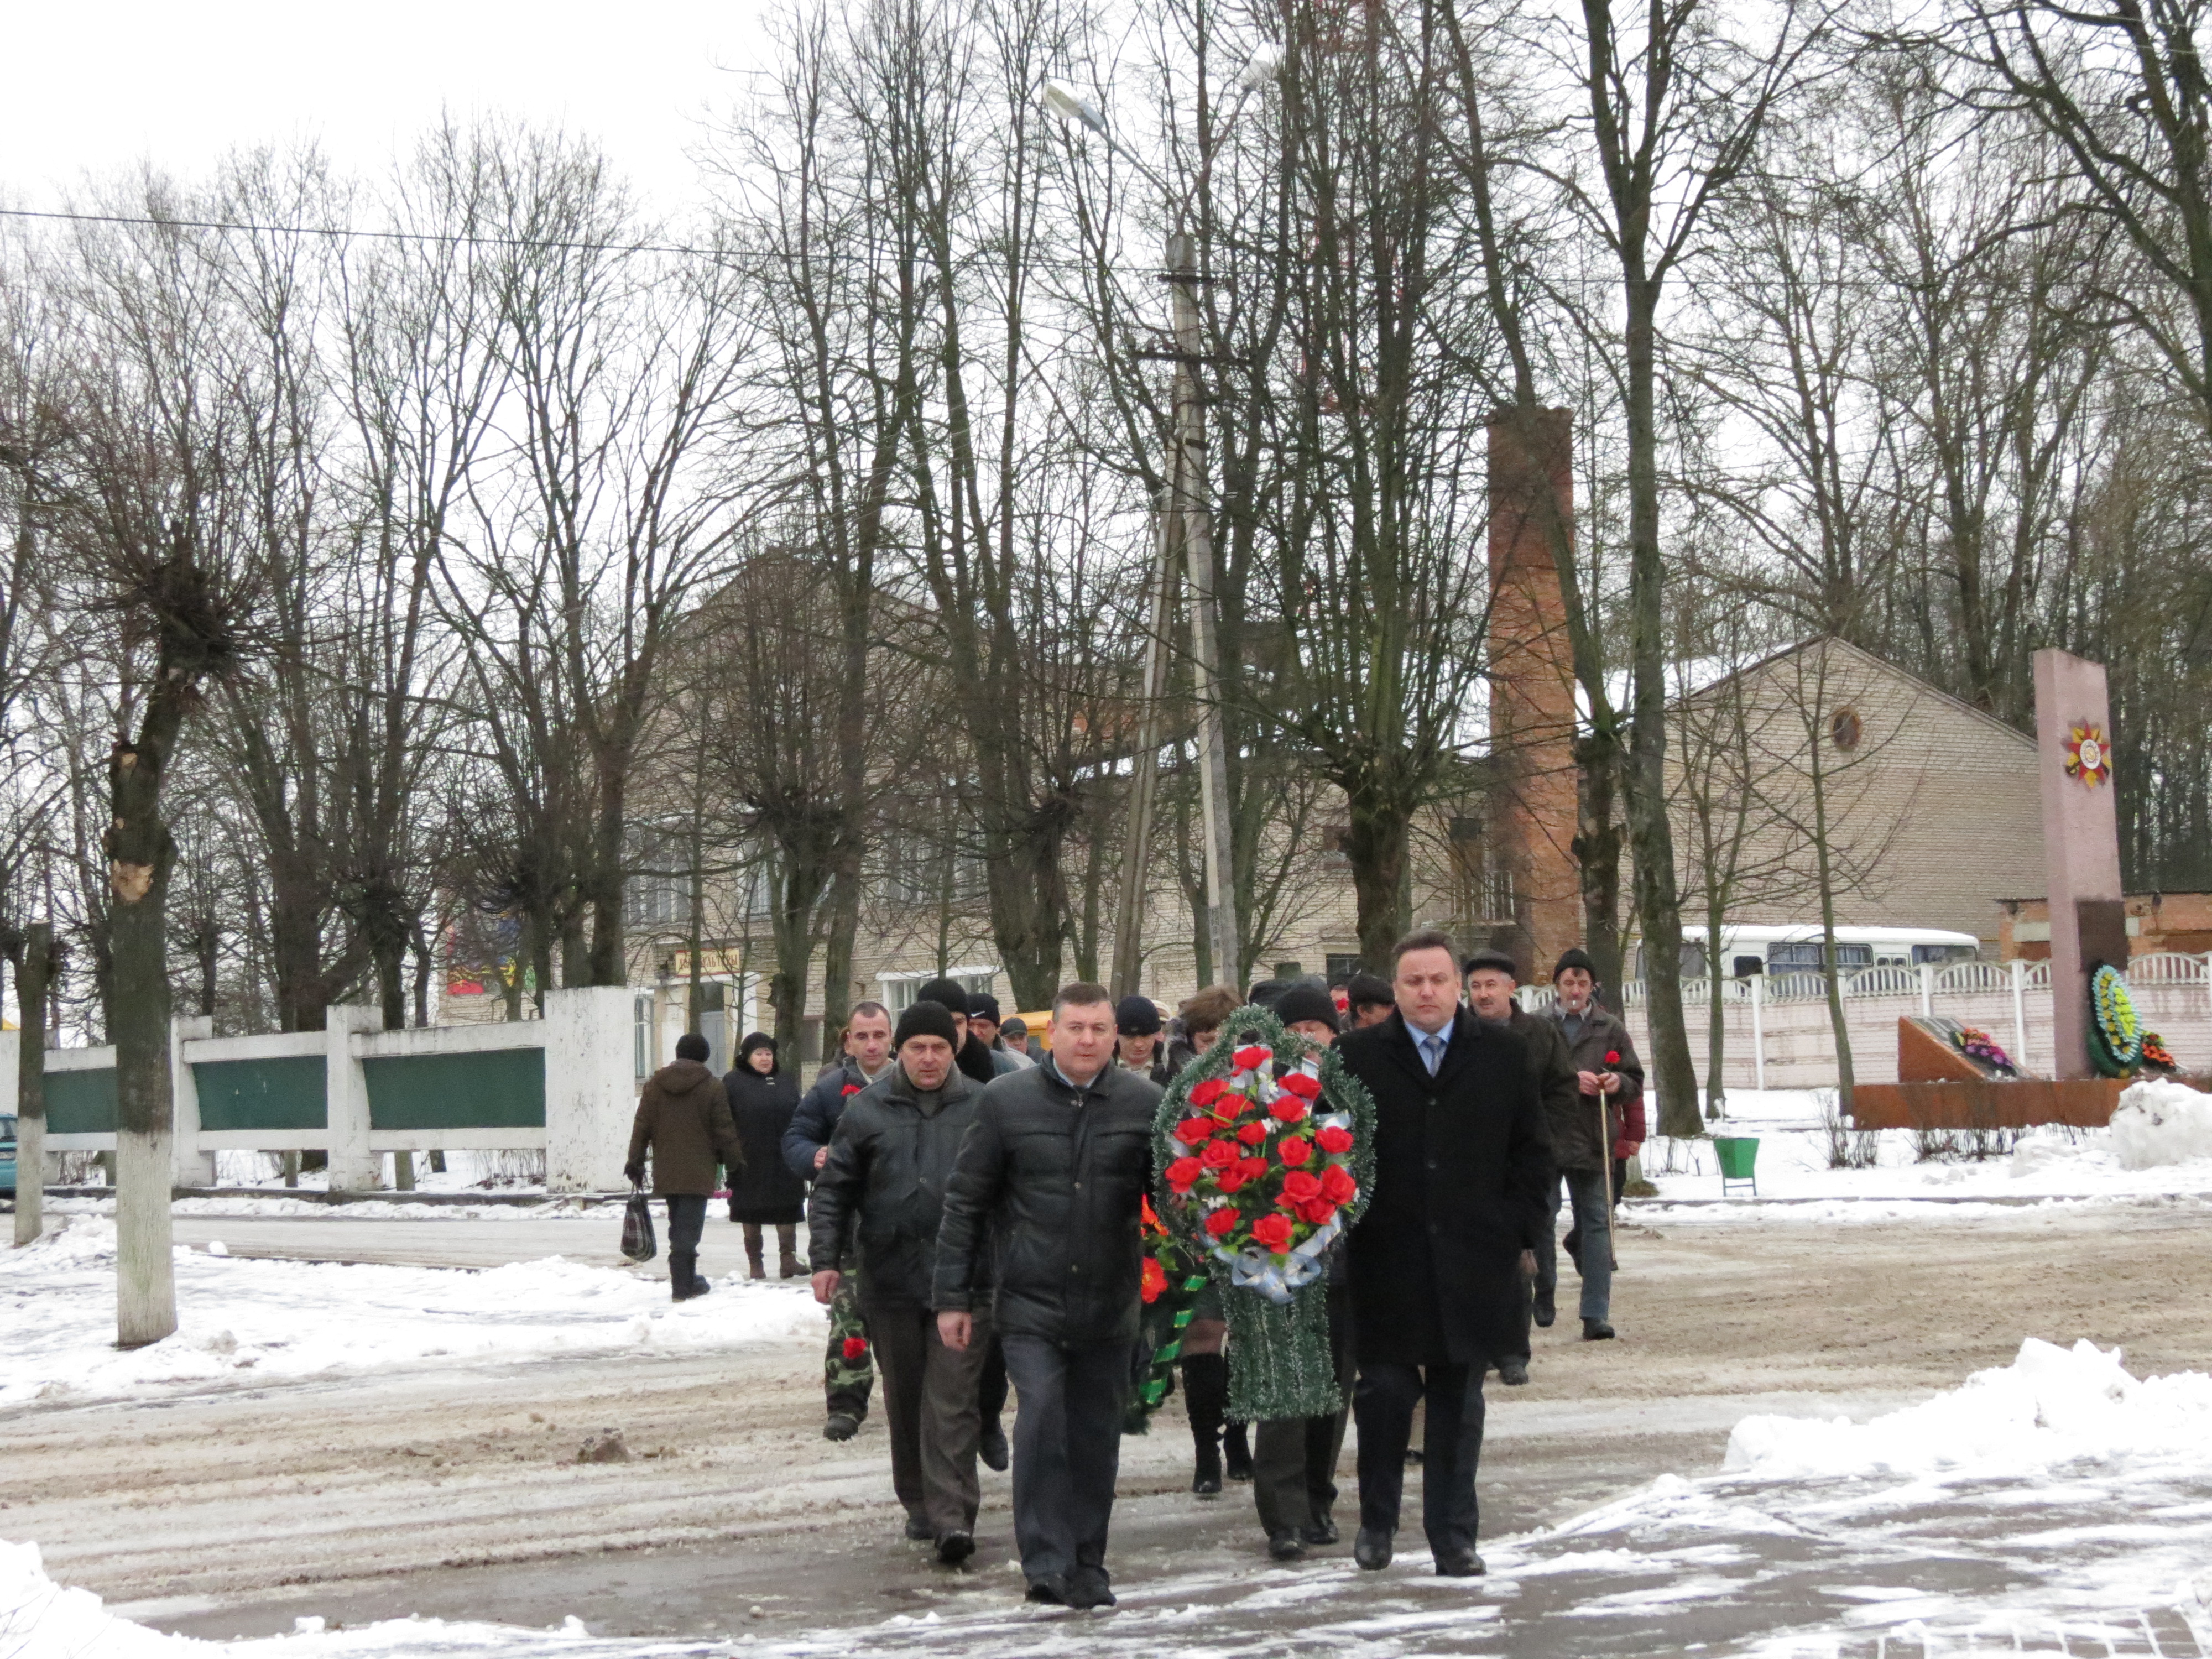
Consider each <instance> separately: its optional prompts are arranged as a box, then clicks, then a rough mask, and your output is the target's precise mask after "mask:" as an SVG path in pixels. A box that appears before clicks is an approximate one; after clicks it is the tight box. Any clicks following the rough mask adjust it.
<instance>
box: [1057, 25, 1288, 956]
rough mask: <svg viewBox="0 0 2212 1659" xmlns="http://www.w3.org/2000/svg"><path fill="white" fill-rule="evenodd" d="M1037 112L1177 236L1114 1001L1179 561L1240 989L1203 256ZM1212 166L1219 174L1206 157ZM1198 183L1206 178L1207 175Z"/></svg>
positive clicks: (1173, 199) (1263, 53) (1218, 873)
mask: <svg viewBox="0 0 2212 1659" xmlns="http://www.w3.org/2000/svg"><path fill="white" fill-rule="evenodd" d="M1282 64H1283V54H1282V49H1281V48H1280V47H1279V46H1267V45H1263V46H1261V47H1260V48H1259V49H1258V50H1257V51H1255V52H1254V53H1253V54H1252V56H1251V58H1249V60H1248V61H1247V62H1246V64H1245V65H1244V68H1243V71H1242V72H1241V73H1240V74H1239V75H1238V76H1237V88H1238V90H1237V101H1236V103H1235V104H1233V105H1232V106H1231V108H1230V111H1229V115H1228V118H1227V119H1226V120H1225V121H1224V122H1223V123H1222V125H1223V126H1224V127H1227V126H1228V125H1230V124H1231V123H1232V122H1234V121H1235V120H1236V119H1237V116H1238V115H1239V114H1240V113H1241V112H1243V107H1244V102H1245V100H1246V99H1247V98H1249V96H1250V95H1251V94H1253V93H1254V92H1255V91H1257V90H1258V89H1259V88H1262V87H1264V86H1266V85H1267V83H1268V82H1271V81H1273V79H1274V78H1275V77H1276V76H1277V75H1278V74H1279V73H1280V72H1281V70H1282ZM1037 102H1038V104H1039V105H1040V106H1042V108H1043V109H1044V110H1045V111H1046V112H1048V114H1051V115H1053V116H1054V117H1056V118H1059V119H1060V120H1062V121H1066V122H1072V123H1073V124H1074V125H1078V126H1081V127H1083V128H1085V129H1086V130H1087V131H1091V132H1093V133H1096V134H1097V136H1098V137H1101V138H1103V139H1104V140H1105V141H1106V145H1107V148H1108V149H1110V150H1112V151H1113V152H1114V154H1115V155H1119V156H1121V158H1122V159H1123V160H1124V161H1127V162H1128V163H1129V165H1130V166H1132V167H1135V168H1136V169H1137V171H1138V172H1139V173H1142V174H1144V176H1145V177H1146V179H1148V180H1150V181H1151V182H1152V185H1153V186H1154V187H1155V188H1156V189H1158V191H1159V192H1160V194H1161V196H1162V197H1164V199H1165V202H1166V205H1167V207H1168V209H1169V214H1170V218H1171V220H1172V221H1173V222H1174V223H1175V225H1176V229H1174V230H1172V231H1170V233H1169V235H1168V240H1167V270H1166V272H1165V275H1166V278H1167V281H1168V282H1169V283H1170V285H1171V286H1172V288H1173V289H1174V324H1175V349H1174V351H1173V353H1172V354H1170V355H1171V356H1173V359H1174V361H1175V365H1176V378H1175V438H1174V441H1173V444H1172V447H1170V451H1169V453H1168V469H1167V471H1168V479H1167V486H1166V489H1164V491H1163V497H1164V499H1163V501H1162V503H1161V522H1160V547H1159V567H1158V572H1157V574H1156V579H1155V580H1154V582H1153V584H1152V629H1151V634H1150V636H1149V638H1148V640H1147V642H1146V648H1145V700H1144V711H1143V715H1142V719H1141V721H1140V724H1139V736H1138V750H1137V757H1136V766H1135V770H1134V775H1133V777H1132V779H1131V780H1130V791H1129V820H1130V822H1129V833H1128V836H1127V853H1126V854H1125V855H1124V859H1123V864H1122V871H1121V902H1120V905H1119V907H1118V909H1117V912H1116V915H1115V927H1114V968H1113V981H1114V992H1115V995H1117V996H1127V995H1128V994H1130V993H1132V992H1133V991H1134V990H1135V989H1136V988H1137V977H1138V972H1139V963H1140V960H1141V945H1142V942H1143V926H1144V924H1143V918H1144V894H1145V857H1146V852H1147V851H1148V850H1149V848H1151V845H1152V810H1153V801H1154V797H1155V795H1156V794H1157V793H1158V768H1159V746H1160V731H1159V720H1160V715H1159V710H1160V706H1161V704H1162V702H1164V699H1165V696H1166V692H1167V669H1168V663H1167V651H1166V634H1167V615H1168V601H1169V595H1170V593H1171V592H1173V589H1174V584H1175V564H1176V559H1177V557H1178V556H1180V557H1181V560H1182V568H1183V570H1184V573H1185V575H1186V578H1187V580H1188V581H1189V583H1190V654H1191V679H1192V691H1193V694H1194V696H1195V698H1196V701H1197V703H1198V785H1199V802H1200V817H1201V818H1202V820H1203V824H1204V836H1203V839H1204V852H1205V860H1204V861H1205V866H1206V938H1207V939H1208V941H1209V943H1210V944H1211V945H1212V956H1213V961H1214V968H1215V977H1216V978H1217V979H1218V980H1219V981H1222V982H1224V983H1226V984H1230V985H1233V986H1240V987H1241V986H1242V984H1243V963H1241V962H1240V961H1239V960H1238V959H1237V952H1238V950H1239V948H1240V945H1241V939H1240V933H1241V930H1240V928H1239V927H1238V922H1237V887H1236V879H1235V871H1234V865H1233V848H1232V843H1231V834H1230V823H1229V759H1228V745H1227V738H1226V735H1225V732H1224V730H1223V726H1222V720H1221V696H1220V682H1221V653H1220V645H1219V640H1218V631H1217V629H1218V606H1217V605H1216V602H1215V599H1214V590H1213V512H1212V507H1210V506H1209V505H1208V502H1207V491H1206V405H1205V401H1204V393H1203V392H1202V390H1201V389H1200V386H1199V380H1198V366H1199V364H1200V363H1201V362H1204V361H1205V348H1206V339H1205V330H1204V325H1203V323H1202V321H1201V319H1200V316H1199V309H1198V291H1197V289H1198V245H1197V240H1196V238H1195V237H1194V236H1193V235H1191V234H1189V233H1188V232H1187V231H1185V230H1183V229H1182V228H1181V227H1182V224H1183V222H1185V220H1186V219H1188V218H1194V215H1193V214H1192V213H1191V212H1190V204H1189V203H1188V201H1187V200H1184V199H1182V198H1179V197H1177V195H1176V191H1174V189H1173V188H1172V187H1171V186H1170V185H1168V183H1167V182H1166V181H1165V180H1164V179H1162V178H1161V177H1160V175H1159V174H1158V173H1155V172H1153V171H1152V168H1151V167H1147V166H1146V165H1145V163H1144V161H1142V160H1141V159H1140V158H1139V157H1138V156H1136V155H1133V154H1132V153H1131V152H1130V151H1128V150H1127V149H1124V148H1123V147H1122V145H1121V143H1119V142H1118V141H1117V140H1116V139H1115V137H1114V134H1113V131H1112V130H1111V129H1110V128H1109V126H1108V125H1107V123H1106V117H1105V115H1104V114H1103V112H1101V111H1100V110H1099V109H1098V108H1097V106H1095V105H1093V104H1091V102H1089V101H1088V100H1085V98H1083V97H1082V96H1081V95H1080V94H1078V93H1077V92H1075V91H1074V90H1073V88H1069V87H1067V86H1065V85H1063V84H1062V83H1060V82H1057V81H1047V82H1045V83H1044V84H1043V86H1042V87H1041V88H1039V89H1038V92H1037ZM1206 165H1207V167H1211V166H1212V158H1211V157H1210V156H1209V157H1208V158H1207V161H1206ZM1201 176H1202V175H1201Z"/></svg>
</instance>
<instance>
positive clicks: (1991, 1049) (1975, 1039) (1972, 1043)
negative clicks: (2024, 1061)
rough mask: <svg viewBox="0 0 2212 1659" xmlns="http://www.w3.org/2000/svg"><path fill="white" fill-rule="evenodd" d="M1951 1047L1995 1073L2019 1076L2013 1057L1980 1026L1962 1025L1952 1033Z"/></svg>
mask: <svg viewBox="0 0 2212 1659" xmlns="http://www.w3.org/2000/svg"><path fill="white" fill-rule="evenodd" d="M1951 1045H1952V1047H1954V1048H1956V1049H1958V1051H1959V1052H1960V1054H1964V1055H1966V1057H1967V1058H1968V1059H1969V1060H1979V1061H1980V1062H1981V1063H1982V1064H1983V1065H1984V1066H1988V1067H1989V1068H1990V1070H1991V1071H1993V1072H2002V1073H2004V1074H2005V1075H2006V1076H2008V1077H2015V1076H2017V1075H2019V1068H2018V1067H2017V1066H2015V1065H2014V1064H2013V1063H2012V1057H2011V1056H2010V1055H2008V1054H2006V1053H2005V1051H2004V1050H2003V1049H2002V1048H1999V1047H1997V1043H1996V1038H1995V1037H1993V1036H1990V1034H1989V1033H1988V1032H1987V1031H1984V1030H1982V1029H1981V1028H1980V1027H1979V1026H1978V1025H1961V1026H1960V1028H1959V1029H1958V1030H1955V1031H1954V1032H1952V1033H1951Z"/></svg>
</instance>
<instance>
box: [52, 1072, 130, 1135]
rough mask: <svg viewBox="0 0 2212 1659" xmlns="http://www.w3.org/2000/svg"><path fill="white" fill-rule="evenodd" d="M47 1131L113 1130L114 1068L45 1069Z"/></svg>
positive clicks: (87, 1132) (89, 1132)
mask: <svg viewBox="0 0 2212 1659" xmlns="http://www.w3.org/2000/svg"><path fill="white" fill-rule="evenodd" d="M46 1133H48V1134H50V1135H106V1134H113V1133H115V1068H114V1067H113V1066H106V1067H103V1068H102V1069H101V1070H100V1071H97V1072H48V1073H46Z"/></svg>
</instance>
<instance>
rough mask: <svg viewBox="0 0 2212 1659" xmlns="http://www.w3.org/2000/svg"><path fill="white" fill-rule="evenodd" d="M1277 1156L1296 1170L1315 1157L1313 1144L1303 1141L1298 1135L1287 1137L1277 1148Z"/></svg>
mask: <svg viewBox="0 0 2212 1659" xmlns="http://www.w3.org/2000/svg"><path fill="white" fill-rule="evenodd" d="M1275 1155H1276V1156H1277V1157H1279V1158H1281V1159H1282V1160H1283V1162H1284V1163H1285V1164H1289V1165H1290V1166H1291V1168H1292V1169H1296V1168H1297V1166H1298V1165H1299V1164H1303V1163H1304V1162H1305V1161H1306V1160H1307V1159H1308V1158H1311V1157H1312V1156H1313V1142H1311V1141H1310V1140H1301V1139H1298V1137H1297V1136H1296V1135H1286V1136H1285V1137H1284V1139H1282V1141H1281V1142H1280V1143H1279V1145H1278V1146H1276V1148H1275Z"/></svg>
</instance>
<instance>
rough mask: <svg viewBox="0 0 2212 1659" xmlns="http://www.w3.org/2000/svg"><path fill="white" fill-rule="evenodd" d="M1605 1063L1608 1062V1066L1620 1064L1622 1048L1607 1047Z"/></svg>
mask: <svg viewBox="0 0 2212 1659" xmlns="http://www.w3.org/2000/svg"><path fill="white" fill-rule="evenodd" d="M1605 1063H1606V1064H1607V1065H1608V1066H1618V1065H1620V1049H1618V1048H1608V1049H1607V1050H1606V1051H1605Z"/></svg>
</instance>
